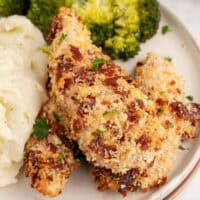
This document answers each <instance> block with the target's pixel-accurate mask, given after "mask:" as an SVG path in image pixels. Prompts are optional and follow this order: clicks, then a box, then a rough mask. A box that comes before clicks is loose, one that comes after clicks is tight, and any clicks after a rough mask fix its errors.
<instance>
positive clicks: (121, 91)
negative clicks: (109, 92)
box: [114, 88, 129, 99]
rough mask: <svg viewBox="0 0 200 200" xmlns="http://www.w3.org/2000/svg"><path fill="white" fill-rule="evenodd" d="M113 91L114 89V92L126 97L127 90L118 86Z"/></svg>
mask: <svg viewBox="0 0 200 200" xmlns="http://www.w3.org/2000/svg"><path fill="white" fill-rule="evenodd" d="M114 91H115V93H116V94H119V95H121V96H122V98H123V99H124V98H125V97H126V98H128V95H129V91H124V90H120V89H119V88H116V89H115V90H114Z"/></svg>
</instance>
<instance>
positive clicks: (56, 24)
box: [47, 17, 62, 42]
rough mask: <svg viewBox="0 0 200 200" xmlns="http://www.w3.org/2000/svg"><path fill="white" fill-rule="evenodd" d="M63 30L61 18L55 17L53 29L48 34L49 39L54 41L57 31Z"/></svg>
mask: <svg viewBox="0 0 200 200" xmlns="http://www.w3.org/2000/svg"><path fill="white" fill-rule="evenodd" d="M61 30H62V25H61V23H60V20H59V19H58V18H56V17H55V18H54V20H53V22H52V24H51V29H50V32H49V34H48V36H47V41H49V42H52V41H53V40H54V38H55V37H56V33H58V32H59V31H61Z"/></svg>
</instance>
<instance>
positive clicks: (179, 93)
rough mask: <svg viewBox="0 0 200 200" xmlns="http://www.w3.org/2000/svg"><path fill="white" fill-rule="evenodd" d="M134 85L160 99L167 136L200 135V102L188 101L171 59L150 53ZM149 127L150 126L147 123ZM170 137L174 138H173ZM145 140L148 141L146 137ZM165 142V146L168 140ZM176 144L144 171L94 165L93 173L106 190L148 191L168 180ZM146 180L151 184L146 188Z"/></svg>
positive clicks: (160, 111) (169, 146)
mask: <svg viewBox="0 0 200 200" xmlns="http://www.w3.org/2000/svg"><path fill="white" fill-rule="evenodd" d="M133 84H134V85H135V86H136V87H138V88H140V89H141V90H142V91H143V92H144V93H145V94H146V95H148V97H149V98H150V99H152V100H153V101H155V102H156V106H157V111H158V112H157V114H158V115H159V121H160V123H162V124H163V127H164V128H165V129H166V130H167V131H166V132H165V134H166V137H173V138H174V139H178V141H179V142H178V143H180V137H179V136H181V138H182V140H186V139H188V138H194V137H195V136H196V129H197V126H198V125H199V122H200V105H199V104H195V103H193V104H187V103H185V102H184V99H185V98H184V82H183V80H182V78H181V77H180V76H179V75H178V74H177V73H176V72H175V68H174V66H173V64H172V63H171V62H169V61H166V59H165V58H163V57H160V56H157V55H155V54H153V53H150V54H148V56H147V58H146V59H145V60H144V61H143V62H140V63H138V65H137V67H136V69H135V80H134V81H133ZM145 128H148V127H147V124H146V125H145ZM149 130H150V129H149ZM174 131H175V133H174ZM176 133H177V135H175V134H176ZM167 140H168V141H170V139H169V138H168V139H167ZM142 142H143V144H146V141H145V140H144V139H143V141H142ZM162 143H163V144H162V145H165V143H166V142H162ZM178 143H177V144H178ZM173 146H174V144H169V143H168V144H167V145H166V147H164V146H163V147H162V149H161V151H162V153H163V152H165V153H164V154H162V156H161V157H159V156H157V157H154V160H153V161H152V162H151V163H150V164H149V166H148V168H146V169H145V170H144V171H143V172H141V171H140V170H139V169H138V168H133V169H131V170H129V171H128V172H127V173H126V174H117V175H116V174H113V173H112V172H111V170H108V169H103V168H94V170H93V174H94V177H95V182H96V183H97V184H98V186H99V190H100V191H104V190H106V189H107V188H110V189H112V190H115V191H119V192H121V193H122V194H123V195H126V194H127V192H129V191H136V190H138V189H142V190H143V191H146V190H147V189H148V188H151V187H158V186H160V185H162V184H163V183H165V182H166V180H167V178H166V177H167V174H168V172H169V170H167V171H164V170H163V169H165V168H168V167H169V163H170V162H171V161H172V160H173V161H174V159H175V152H174V151H173V150H176V149H177V145H175V146H174V147H175V149H173ZM165 148H166V149H165ZM158 151H159V150H158ZM170 154H171V157H170V156H169V155H170ZM170 159H172V160H170ZM168 169H169V168H168ZM161 171H162V172H161ZM145 179H147V180H145ZM144 183H148V185H146V187H145V184H144Z"/></svg>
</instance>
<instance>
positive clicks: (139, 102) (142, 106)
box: [136, 99, 145, 109]
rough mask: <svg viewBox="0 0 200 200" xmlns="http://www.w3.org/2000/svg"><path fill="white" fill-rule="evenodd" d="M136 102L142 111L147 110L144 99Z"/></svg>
mask: <svg viewBox="0 0 200 200" xmlns="http://www.w3.org/2000/svg"><path fill="white" fill-rule="evenodd" d="M136 102H137V104H138V106H139V108H140V109H144V108H145V105H144V102H143V101H142V99H136Z"/></svg>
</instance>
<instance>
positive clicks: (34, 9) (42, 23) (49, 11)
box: [27, 0, 65, 36]
mask: <svg viewBox="0 0 200 200" xmlns="http://www.w3.org/2000/svg"><path fill="white" fill-rule="evenodd" d="M63 5H65V0H51V1H49V0H31V1H30V9H29V11H28V15H27V17H28V18H29V19H30V20H31V21H32V22H33V23H34V24H35V25H36V26H38V28H39V29H40V30H41V31H42V32H43V34H44V36H47V34H48V32H49V30H50V26H51V21H52V18H53V16H54V15H56V13H57V10H58V8H59V7H61V6H63Z"/></svg>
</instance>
